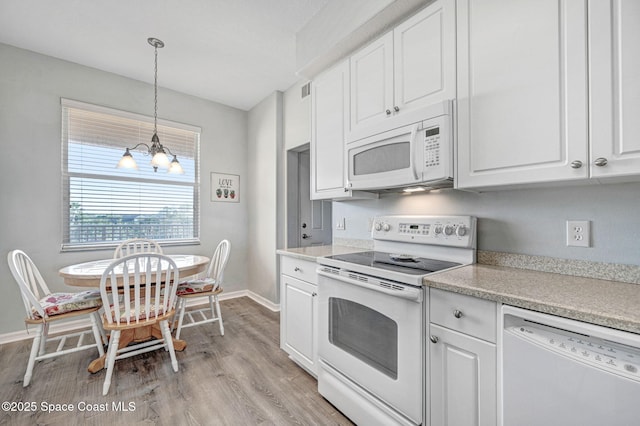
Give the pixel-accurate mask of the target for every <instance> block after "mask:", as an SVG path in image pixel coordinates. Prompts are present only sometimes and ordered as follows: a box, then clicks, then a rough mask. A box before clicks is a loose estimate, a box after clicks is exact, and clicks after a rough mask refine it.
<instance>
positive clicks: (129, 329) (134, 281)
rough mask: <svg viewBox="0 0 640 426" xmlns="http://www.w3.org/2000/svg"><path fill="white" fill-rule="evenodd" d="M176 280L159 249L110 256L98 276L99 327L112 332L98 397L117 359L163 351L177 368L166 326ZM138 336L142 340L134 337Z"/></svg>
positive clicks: (174, 271) (170, 263) (171, 264)
mask: <svg viewBox="0 0 640 426" xmlns="http://www.w3.org/2000/svg"><path fill="white" fill-rule="evenodd" d="M178 283H179V276H178V267H177V266H176V264H175V262H174V261H173V260H172V259H171V258H170V257H168V256H165V255H162V254H158V253H138V254H132V255H129V256H125V257H122V258H120V259H116V260H114V261H113V262H112V263H111V264H110V265H109V266H108V267H107V269H106V270H105V271H104V273H103V274H102V278H101V279H100V293H101V295H102V303H103V305H104V307H105V313H104V318H103V327H104V328H105V330H109V331H111V337H110V340H109V348H108V350H107V359H106V367H107V374H106V377H105V380H104V385H103V387H102V394H103V395H106V394H107V393H108V392H109V387H110V386H111V376H112V375H113V367H114V365H115V361H116V360H117V359H122V358H128V357H131V356H134V355H138V354H141V353H145V352H150V351H155V350H158V349H165V350H167V351H168V352H169V355H170V357H171V366H172V367H173V371H175V372H177V371H178V361H177V359H176V353H175V350H174V347H173V341H172V337H171V330H170V329H169V321H170V320H171V319H172V317H173V315H174V314H175V306H176V302H177V297H176V289H177V287H178ZM141 328H144V329H142V330H141ZM140 336H145V337H147V338H145V339H142V341H138V339H139V337H140ZM152 337H153V338H155V339H151V338H152ZM130 343H132V344H130Z"/></svg>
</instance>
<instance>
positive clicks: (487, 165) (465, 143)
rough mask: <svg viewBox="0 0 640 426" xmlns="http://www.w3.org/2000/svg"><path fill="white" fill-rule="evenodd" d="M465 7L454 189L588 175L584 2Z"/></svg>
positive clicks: (506, 1) (508, 0) (484, 2)
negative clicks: (456, 171) (456, 170)
mask: <svg viewBox="0 0 640 426" xmlns="http://www.w3.org/2000/svg"><path fill="white" fill-rule="evenodd" d="M457 5H458V7H457V24H458V25H457V27H458V44H457V54H458V102H457V105H458V108H457V112H458V127H457V128H458V176H457V183H456V186H457V187H460V188H473V187H486V186H499V185H509V184H520V183H532V182H545V181H556V180H570V179H582V178H586V177H587V176H588V167H586V165H587V164H588V161H589V160H588V142H587V141H588V122H587V119H588V110H587V90H586V88H587V69H586V66H585V64H586V63H587V34H586V27H587V25H586V24H587V14H586V12H587V11H586V2H580V1H571V0H560V1H558V0H478V1H474V0H458V3H457Z"/></svg>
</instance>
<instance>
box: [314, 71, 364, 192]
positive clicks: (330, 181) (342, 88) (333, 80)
mask: <svg viewBox="0 0 640 426" xmlns="http://www.w3.org/2000/svg"><path fill="white" fill-rule="evenodd" d="M348 90H349V61H348V60H344V61H342V62H340V63H339V64H337V65H336V66H334V67H333V68H331V69H329V70H328V71H326V72H325V73H323V74H321V75H320V76H318V77H317V78H316V79H315V80H314V81H313V82H312V83H311V152H310V155H311V179H310V180H311V199H312V200H322V199H349V198H353V197H356V196H357V197H362V198H372V197H374V198H375V197H376V195H375V194H370V193H362V192H359V191H352V190H347V189H345V188H346V173H345V170H346V160H345V139H344V135H345V123H347V121H348V117H349V92H348Z"/></svg>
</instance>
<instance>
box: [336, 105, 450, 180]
mask: <svg viewBox="0 0 640 426" xmlns="http://www.w3.org/2000/svg"><path fill="white" fill-rule="evenodd" d="M425 112H426V113H427V114H425V118H424V119H423V120H422V121H418V122H415V123H413V124H410V125H407V126H403V127H399V128H397V129H393V130H389V131H387V132H384V133H380V134H378V135H374V136H370V137H367V138H364V139H360V140H357V141H354V142H352V143H350V144H347V146H346V150H347V155H346V158H347V161H348V165H347V169H348V172H349V180H348V187H349V189H356V190H369V191H375V190H393V189H403V188H411V187H423V188H424V189H436V188H446V187H448V188H450V187H452V186H453V137H452V133H453V130H452V119H451V101H445V102H442V103H441V104H437V105H433V106H431V107H429V108H427V109H425Z"/></svg>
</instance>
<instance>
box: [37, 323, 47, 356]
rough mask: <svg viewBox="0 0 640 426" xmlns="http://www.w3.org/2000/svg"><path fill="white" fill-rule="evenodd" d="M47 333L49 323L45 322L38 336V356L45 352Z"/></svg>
mask: <svg viewBox="0 0 640 426" xmlns="http://www.w3.org/2000/svg"><path fill="white" fill-rule="evenodd" d="M48 335H49V323H48V322H45V323H43V324H42V334H41V338H40V350H39V351H38V356H42V355H44V353H45V347H46V346H47V336H48Z"/></svg>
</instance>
